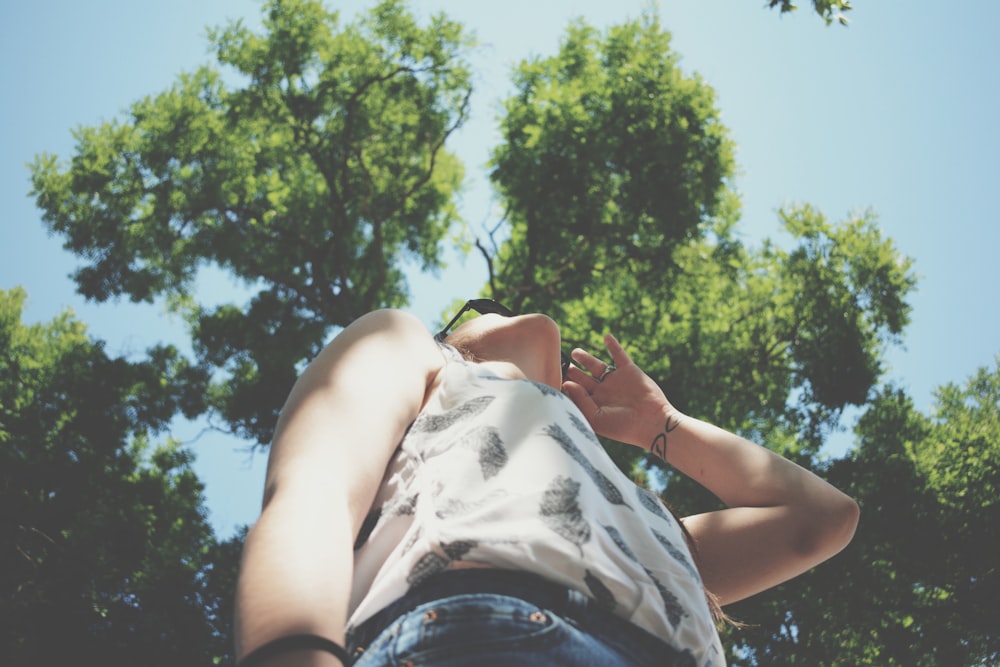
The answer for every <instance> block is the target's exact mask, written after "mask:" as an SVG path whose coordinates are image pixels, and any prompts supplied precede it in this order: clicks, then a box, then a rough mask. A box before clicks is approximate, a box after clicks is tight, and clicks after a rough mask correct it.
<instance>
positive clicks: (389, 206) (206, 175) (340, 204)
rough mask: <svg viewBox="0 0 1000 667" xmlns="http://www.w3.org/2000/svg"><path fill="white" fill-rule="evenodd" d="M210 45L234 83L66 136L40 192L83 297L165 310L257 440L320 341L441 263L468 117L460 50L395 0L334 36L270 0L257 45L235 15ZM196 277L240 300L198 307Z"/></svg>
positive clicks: (334, 24) (231, 416)
mask: <svg viewBox="0 0 1000 667" xmlns="http://www.w3.org/2000/svg"><path fill="white" fill-rule="evenodd" d="M211 41H212V45H213V47H214V49H215V53H216V56H217V58H218V61H219V63H220V64H221V65H223V66H225V67H226V70H225V72H226V73H227V74H229V76H225V77H224V76H223V75H222V72H220V70H218V69H215V68H211V67H207V66H206V67H202V68H201V69H199V70H197V71H196V72H193V73H189V74H185V75H183V76H181V77H180V78H179V80H178V81H177V83H175V84H174V85H173V86H171V87H170V88H169V89H168V90H166V91H164V92H162V93H160V94H158V95H153V96H150V97H148V98H146V99H143V100H140V101H139V102H137V103H135V104H134V105H132V107H131V109H130V110H129V113H128V117H127V118H126V119H125V120H121V121H115V122H111V123H106V124H104V125H100V126H97V127H87V128H80V129H78V130H76V132H75V136H76V140H77V147H76V153H75V155H74V156H73V158H72V160H71V162H70V164H69V165H63V164H61V163H60V162H59V160H58V159H57V158H56V157H55V156H52V155H42V156H39V157H38V158H37V159H36V160H35V162H34V164H33V165H32V167H31V169H32V181H33V189H34V193H35V195H36V198H37V202H38V206H39V207H40V208H41V210H42V212H43V220H44V221H45V223H46V224H47V225H48V227H49V229H51V230H52V231H54V232H57V233H59V234H60V235H62V236H63V238H64V239H65V246H66V248H67V249H69V250H71V251H72V252H74V253H76V254H77V255H79V256H80V257H81V258H82V259H84V264H83V266H82V267H81V268H80V269H79V270H78V271H77V273H76V276H75V279H76V282H77V285H78V288H79V291H80V292H81V293H82V294H83V295H84V296H86V297H88V298H91V299H95V300H98V301H105V300H107V299H110V298H113V297H119V296H126V297H128V298H130V299H133V300H137V301H150V300H152V299H154V298H155V297H161V296H162V297H166V298H168V299H169V300H170V302H171V303H172V304H173V305H174V306H175V307H176V308H178V309H180V310H181V311H182V312H184V313H186V315H187V316H188V318H189V319H190V321H191V324H192V335H193V340H194V344H195V348H196V350H197V354H198V357H199V360H200V361H201V362H202V363H203V364H204V365H206V366H211V367H213V368H216V369H219V370H221V371H222V372H223V375H222V378H220V381H219V382H217V383H215V384H214V385H213V389H212V391H211V392H209V393H208V395H207V400H208V404H209V406H210V407H212V408H213V409H215V410H216V411H217V413H218V414H220V415H221V416H222V417H223V418H224V419H225V421H226V422H228V423H229V424H230V425H231V427H232V428H233V430H234V432H236V433H237V434H238V435H240V436H242V437H248V438H253V439H256V441H257V442H260V443H266V442H268V441H269V440H270V435H271V432H272V429H273V424H274V420H275V416H276V414H277V412H276V411H277V409H278V407H279V406H280V405H281V403H282V401H283V399H284V396H286V395H287V392H288V390H289V389H290V388H291V384H292V383H293V382H294V378H295V375H296V368H297V366H298V365H300V364H301V363H303V362H304V361H305V360H307V359H309V358H311V357H312V356H313V355H315V354H316V353H317V352H318V350H319V349H320V347H321V346H322V344H323V343H324V341H325V339H326V337H327V336H328V334H329V332H330V331H331V329H333V328H334V327H338V326H345V325H347V324H348V323H350V322H351V321H352V320H353V319H354V318H356V317H358V316H360V315H362V314H364V313H365V312H367V311H369V310H372V309H374V308H376V307H379V306H401V305H403V304H405V303H406V299H407V288H406V281H405V277H404V273H403V266H404V263H405V262H411V263H413V264H415V265H417V266H420V267H421V268H423V269H434V268H436V267H438V266H439V265H440V245H441V243H442V242H443V241H444V240H445V239H447V238H448V235H449V231H450V230H451V229H452V226H453V223H455V222H456V220H457V217H456V210H455V204H454V197H455V193H456V189H457V188H458V186H459V184H460V182H461V178H462V169H461V166H460V164H459V163H458V161H457V159H456V158H455V157H454V156H453V155H452V154H451V153H450V152H448V150H447V148H446V147H445V141H446V140H447V139H448V137H449V136H450V135H451V134H452V133H453V132H455V130H457V129H458V128H459V127H460V126H461V125H462V123H463V122H464V120H465V118H466V115H467V113H468V104H469V96H470V95H471V92H472V85H471V79H472V73H471V71H470V69H469V65H468V63H467V62H466V60H465V57H464V55H463V54H464V52H465V51H466V50H467V48H468V47H469V46H470V45H471V43H472V42H471V39H470V37H469V36H468V35H467V34H466V33H465V31H464V29H463V28H462V27H461V26H460V25H459V24H457V23H455V22H453V21H450V20H448V19H447V18H445V17H443V16H437V17H434V18H433V19H431V21H430V23H429V25H428V26H426V27H421V26H420V25H418V24H417V22H416V20H415V19H414V17H413V16H412V14H410V13H409V12H408V11H407V10H406V9H405V8H404V7H403V6H402V4H401V3H399V2H396V1H393V0H386V1H384V2H380V3H379V4H378V5H376V6H375V7H374V8H373V9H372V11H371V12H370V13H369V14H368V15H367V16H366V17H363V18H361V19H359V20H358V21H356V22H353V23H350V24H347V25H341V22H340V18H339V15H338V13H337V12H330V11H327V10H326V9H324V8H323V6H322V5H321V4H320V3H319V2H315V1H312V0H285V1H281V2H277V1H275V2H268V3H266V4H265V5H264V30H263V33H262V34H257V33H254V32H252V31H250V30H249V29H247V28H246V27H245V26H243V25H242V23H241V22H239V21H237V22H234V23H232V24H230V25H229V26H227V27H225V28H221V29H216V30H213V31H212V32H211ZM233 79H235V80H236V81H237V83H235V84H231V83H226V81H230V80H233ZM207 265H213V266H217V267H220V268H222V269H224V270H225V271H226V272H228V273H229V274H230V275H232V276H233V277H235V278H237V279H239V280H241V281H243V282H244V283H246V284H247V285H249V286H251V288H253V289H254V290H255V291H256V292H257V293H256V295H255V296H254V297H253V299H252V302H251V304H250V306H249V307H248V308H245V309H244V308H241V307H239V306H237V305H234V304H224V305H221V306H218V307H214V308H212V309H209V308H207V307H202V306H201V305H199V304H198V303H196V302H194V300H193V296H192V285H193V281H194V279H195V277H196V275H197V272H198V269H199V268H201V267H204V266H207Z"/></svg>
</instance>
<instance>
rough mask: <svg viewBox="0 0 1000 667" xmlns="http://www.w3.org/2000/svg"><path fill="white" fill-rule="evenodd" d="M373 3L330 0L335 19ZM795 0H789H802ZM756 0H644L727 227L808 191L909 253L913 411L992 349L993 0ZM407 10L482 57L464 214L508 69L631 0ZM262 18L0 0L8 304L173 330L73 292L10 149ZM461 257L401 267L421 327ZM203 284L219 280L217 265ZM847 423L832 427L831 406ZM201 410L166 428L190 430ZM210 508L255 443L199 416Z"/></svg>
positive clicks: (216, 7) (191, 0)
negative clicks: (437, 18)
mask: <svg viewBox="0 0 1000 667" xmlns="http://www.w3.org/2000/svg"><path fill="white" fill-rule="evenodd" d="M371 4H372V3H371V2H362V1H353V2H339V3H336V2H331V3H328V6H330V7H333V8H338V9H341V10H342V12H343V14H344V16H345V17H350V16H353V15H354V14H355V13H356V12H357V11H358V10H359V9H363V8H365V7H368V6H371ZM802 4H803V5H807V4H808V1H807V0H805V1H804V2H803V3H802ZM763 5H764V2H763V0H728V1H726V2H723V1H722V0H663V1H662V2H660V3H659V11H660V14H661V17H662V20H663V23H664V25H665V26H666V27H667V29H668V30H669V31H670V32H671V33H672V35H673V48H674V49H675V50H676V51H677V52H678V53H679V54H680V56H681V65H682V67H683V68H684V69H685V70H686V71H687V72H689V73H690V72H697V73H698V74H700V75H701V76H702V77H703V78H704V79H705V80H706V81H707V82H708V83H709V84H710V85H711V86H712V87H713V88H715V90H716V93H717V100H718V106H719V108H720V109H721V111H722V119H723V122H724V123H725V124H726V125H727V126H728V127H729V129H730V131H731V133H732V137H733V138H734V140H735V141H736V143H737V145H738V154H737V159H738V162H739V164H740V174H739V176H738V177H737V179H736V181H735V184H736V187H737V188H738V190H739V191H740V192H741V194H742V197H743V204H744V209H743V221H742V223H741V225H740V231H741V234H742V235H743V238H744V240H745V241H746V242H747V243H749V244H753V245H756V244H758V243H760V241H761V240H762V239H764V238H766V237H771V238H774V239H776V240H778V241H779V242H780V241H782V236H781V232H780V229H779V226H778V220H777V216H776V214H775V211H776V210H777V208H779V207H780V206H782V205H785V204H789V203H794V202H802V203H810V204H813V205H814V206H816V207H818V208H819V209H820V210H822V211H823V212H824V213H825V214H826V215H827V216H828V218H830V219H834V220H839V219H843V218H844V217H845V216H847V215H848V214H849V213H851V212H854V211H860V210H865V209H872V210H874V211H875V212H876V213H877V214H878V216H879V220H880V224H881V227H882V230H883V232H884V234H885V235H887V236H889V237H891V238H893V239H894V241H895V243H896V245H897V247H898V248H899V249H900V250H901V251H902V252H903V253H905V254H906V255H909V256H910V257H913V258H914V259H915V260H916V265H915V270H916V272H917V273H918V274H919V276H920V282H919V285H918V291H917V292H916V293H915V294H914V295H913V296H912V298H911V303H912V305H913V317H912V323H911V325H910V327H909V328H908V330H907V332H906V335H905V339H904V343H903V345H902V346H901V347H899V348H894V349H891V350H890V351H889V352H888V355H887V359H888V362H889V369H888V377H889V378H891V379H892V380H893V381H895V382H897V383H899V384H900V385H902V386H903V387H905V388H906V389H907V390H908V391H909V392H910V394H911V395H912V396H913V397H914V400H915V401H916V404H917V406H918V407H919V408H920V409H923V410H928V409H929V408H930V407H931V405H932V401H933V395H932V394H933V390H934V388H935V387H937V386H939V385H941V384H943V383H947V382H961V381H963V380H964V379H965V378H966V377H968V376H969V375H970V374H971V373H973V372H974V371H975V369H976V368H978V367H980V366H985V365H992V364H993V362H994V359H995V357H996V355H997V354H998V353H1000V335H998V331H1000V326H998V325H1000V296H998V293H1000V292H998V285H1000V268H998V263H997V260H996V254H997V251H998V248H1000V225H998V224H997V223H998V222H1000V220H998V217H1000V216H998V212H997V211H998V208H997V205H996V202H995V197H994V195H995V193H996V192H997V191H998V188H997V185H996V181H997V177H998V175H1000V174H998V172H1000V169H998V166H997V165H998V156H1000V130H998V127H997V122H998V119H1000V85H998V84H1000V73H998V69H997V65H998V64H1000V41H998V40H996V39H995V34H994V33H995V30H996V28H997V26H998V25H1000V3H995V2H992V1H990V0H970V2H965V3H961V4H953V3H941V2H920V3H916V2H912V1H910V2H907V1H905V0H857V2H856V3H855V5H856V8H855V9H854V10H853V11H852V12H851V13H850V18H851V26H850V27H849V28H841V27H839V26H831V27H829V28H827V27H825V26H824V25H823V22H822V21H821V20H820V19H819V18H818V17H817V16H815V15H814V14H813V13H812V11H811V9H808V8H807V7H805V6H803V8H802V9H801V10H800V11H799V12H798V13H797V14H795V15H791V16H789V15H786V16H780V15H779V14H777V13H776V12H773V11H768V10H765V9H764V8H763ZM411 6H412V7H413V8H414V9H415V11H416V12H417V13H418V14H419V15H421V16H427V15H429V14H431V13H434V12H436V11H439V10H444V11H445V12H446V13H448V14H449V15H450V16H452V17H453V18H455V19H458V20H460V21H462V22H464V23H465V24H466V25H467V26H469V27H470V28H472V29H474V30H475V31H476V33H477V34H478V36H479V39H480V41H481V42H482V43H483V46H482V48H481V49H480V50H478V51H477V52H476V53H475V54H474V56H473V59H474V62H475V65H476V69H477V72H478V75H479V77H480V79H479V82H478V87H477V91H476V97H475V99H474V106H473V118H472V120H471V121H470V122H469V124H468V125H467V126H466V127H465V128H464V129H463V130H462V132H461V135H460V136H458V137H457V139H456V141H455V142H454V143H453V144H452V149H453V150H455V151H456V152H458V153H459V155H460V156H461V157H462V159H463V160H464V161H465V163H466V168H467V171H468V174H469V180H468V184H467V190H466V194H465V196H464V198H463V202H462V210H463V213H464V215H465V217H466V219H467V221H468V222H469V224H470V225H472V227H473V229H475V228H477V226H478V224H479V223H480V221H482V220H484V219H488V218H489V217H490V216H495V215H496V210H495V208H494V207H493V206H492V202H491V199H490V194H489V190H488V187H487V186H486V181H485V171H484V169H483V167H482V165H483V164H484V163H485V161H486V159H487V156H488V151H489V149H490V147H491V146H493V145H494V144H495V143H496V141H497V135H496V133H495V129H494V125H495V124H494V119H495V115H496V111H497V108H498V103H499V100H500V99H502V97H503V96H504V95H505V93H506V92H507V91H508V90H509V88H508V85H509V84H508V80H509V77H508V74H509V72H510V70H511V67H512V66H513V65H514V64H515V63H516V62H518V61H519V60H520V59H522V58H524V57H528V56H531V55H542V56H544V55H548V54H551V53H553V52H554V51H555V49H556V48H557V45H558V42H559V39H560V36H561V35H562V32H563V30H564V28H565V26H566V24H567V22H568V21H569V20H570V19H571V18H574V17H578V16H582V17H584V18H586V19H587V20H588V21H589V22H590V23H591V24H593V25H595V26H598V27H603V26H607V25H610V24H613V23H617V22H621V21H622V20H624V19H625V18H630V17H635V16H637V15H638V14H639V12H640V11H641V9H642V7H643V6H644V3H643V2H642V1H641V0H617V2H613V3H612V2H607V1H603V2H598V1H596V0H533V1H532V2H528V1H525V0H506V1H505V2H502V3H486V2H477V1H472V0H415V1H414V2H411ZM237 18H242V19H244V20H245V21H246V22H247V23H248V24H249V25H251V26H256V25H258V24H259V22H260V4H259V3H258V2H256V1H252V0H200V1H195V0H173V1H172V2H169V3H168V2H129V1H126V0H92V1H91V2H87V3H79V2H69V1H68V0H55V1H52V2H35V3H28V2H18V3H15V2H8V3H3V4H2V5H0V62H2V67H0V90H2V91H3V98H4V103H3V104H2V105H0V206H2V208H0V288H2V289H9V288H11V287H14V286H15V285H22V286H24V287H25V288H26V289H27V290H28V294H29V304H28V309H27V312H26V314H25V319H26V320H27V321H29V322H34V321H43V320H50V319H51V318H52V317H54V316H55V315H56V314H57V313H59V312H60V311H61V310H63V309H65V308H67V307H68V308H72V309H73V310H74V311H75V312H76V314H77V316H78V317H79V318H80V319H82V320H83V321H85V322H86V323H87V324H88V325H89V326H90V330H91V332H92V334H93V335H94V336H95V337H97V338H101V339H104V340H106V341H107V342H108V349H109V351H110V352H112V353H115V354H134V353H140V352H141V351H142V350H144V349H145V348H146V347H148V346H150V345H152V344H154V343H156V342H159V341H164V340H165V341H169V342H174V343H176V344H183V342H184V331H183V327H182V326H181V323H180V322H178V321H176V320H174V319H171V318H170V317H169V316H167V315H166V314H165V313H164V311H163V308H162V307H161V306H159V305H153V306H134V305H132V304H127V303H126V304H89V303H85V302H83V301H82V299H81V298H80V297H79V296H77V295H76V294H75V291H74V286H73V283H72V281H71V280H70V279H69V278H68V274H69V273H70V272H71V271H72V270H73V268H74V267H75V266H76V264H77V263H76V260H75V259H74V258H73V257H72V256H71V255H70V254H69V253H67V252H66V251H64V250H62V247H61V241H60V240H59V239H58V238H56V237H49V236H48V235H47V234H46V232H45V230H44V228H43V226H42V224H41V219H40V216H39V213H38V211H37V210H36V209H35V207H34V205H33V202H32V200H31V199H30V198H29V197H28V196H27V192H28V190H29V183H28V172H27V169H26V168H25V164H26V163H27V162H29V161H30V160H31V159H32V157H33V156H34V155H36V154H38V153H41V152H51V153H55V154H57V155H59V156H61V157H63V158H68V157H69V156H70V155H71V154H72V150H73V139H72V135H71V129H72V128H74V127H78V126H81V125H83V126H86V125H94V124H98V123H101V122H104V121H109V120H112V119H115V118H120V117H122V116H123V115H124V111H125V110H126V109H127V107H128V106H129V105H130V104H131V103H132V102H134V101H136V100H138V99H140V98H141V97H143V96H146V95H152V94H156V93H157V92H159V91H161V90H163V89H165V88H167V87H168V86H169V85H170V84H171V83H172V82H173V81H174V80H175V79H176V77H177V75H178V74H179V73H180V72H182V71H189V70H192V69H194V68H195V67H197V66H198V65H200V64H204V63H209V62H211V55H210V53H209V51H208V41H207V39H206V33H205V28H206V27H207V26H217V25H221V24H223V23H224V22H225V21H227V20H228V19H237ZM485 275H486V274H485V267H484V266H483V265H482V261H481V260H480V259H478V258H477V257H476V256H470V257H469V258H468V259H467V260H466V261H464V262H462V261H461V260H460V259H457V258H455V259H453V260H452V262H451V266H450V268H449V269H448V270H446V271H444V272H443V273H442V274H441V275H440V276H438V277H430V276H416V277H414V279H413V280H412V282H411V291H412V293H413V303H412V308H413V310H414V312H416V313H417V314H418V315H419V316H420V317H421V318H422V319H423V320H424V321H425V322H427V324H428V326H432V324H433V322H435V321H436V320H437V319H438V318H439V317H440V315H441V311H442V309H443V308H444V307H445V306H446V305H447V304H449V303H451V302H452V301H453V300H454V299H456V298H465V297H468V296H472V294H471V293H470V290H475V289H476V288H477V287H478V286H479V285H481V284H483V283H484V281H485ZM201 285H202V290H203V291H202V296H203V298H205V299H207V300H213V299H223V298H227V297H229V296H231V295H232V294H233V287H232V286H231V285H230V284H229V282H228V281H227V280H226V279H225V278H224V277H221V276H218V275H212V276H206V278H205V280H203V281H201ZM848 425H850V423H849V420H848ZM199 431H200V426H199V425H197V424H182V425H180V426H179V427H178V431H177V433H176V434H175V435H177V436H178V437H180V438H182V439H183V440H186V441H191V440H194V439H195V437H196V435H197V434H198V432H199ZM193 446H194V448H195V450H196V452H197V455H198V462H197V464H196V467H197V470H198V473H199V474H200V475H201V476H202V478H203V480H204V481H205V482H206V485H207V488H206V498H207V502H208V506H209V509H210V511H211V519H212V522H213V525H215V527H216V529H217V530H218V531H219V532H220V533H221V534H222V535H228V534H229V533H230V532H231V531H232V529H233V527H234V526H236V525H239V524H242V523H248V522H251V521H252V520H253V519H254V518H255V516H256V512H257V508H258V504H259V497H260V491H261V486H262V479H263V469H264V464H265V460H264V457H263V456H260V455H258V456H256V457H252V458H251V457H249V455H248V454H247V452H246V451H245V449H244V447H245V446H244V445H243V444H241V443H238V442H233V441H230V440H226V439H225V438H222V437H219V436H217V435H206V436H203V437H201V438H199V439H197V441H196V442H195V443H194V445H193Z"/></svg>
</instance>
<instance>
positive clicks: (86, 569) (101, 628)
mask: <svg viewBox="0 0 1000 667" xmlns="http://www.w3.org/2000/svg"><path fill="white" fill-rule="evenodd" d="M24 299H25V293H24V291H23V290H19V289H16V290H13V291H0V442H2V443H3V448H2V449H0V479H2V486H0V489H2V491H0V493H2V495H0V506H2V507H3V517H4V520H3V524H2V530H3V540H2V543H3V545H4V546H3V548H2V550H0V554H2V561H0V573H2V574H0V582H2V583H0V591H2V593H0V609H2V612H0V615H2V617H3V618H4V619H5V621H4V630H3V632H4V639H3V645H4V647H5V660H4V664H8V665H15V666H20V665H38V664H69V663H71V662H72V663H83V664H105V665H136V664H143V665H177V664H189V665H209V664H214V663H213V657H220V658H224V657H226V656H228V655H229V653H230V646H231V641H230V635H229V629H228V622H229V620H228V618H226V617H224V616H223V615H222V614H224V613H225V602H224V597H223V596H222V590H221V586H223V585H227V584H225V580H226V578H227V576H229V577H230V578H231V576H235V569H236V563H237V561H236V559H235V557H234V554H233V553H232V550H233V547H232V545H231V544H222V545H220V544H217V543H216V541H215V540H214V539H213V537H212V532H211V528H210V527H209V525H208V522H207V521H206V518H205V514H206V510H205V508H204V506H203V504H202V486H201V483H200V482H199V481H198V480H197V478H196V477H195V474H194V472H193V471H192V470H191V466H190V464H191V453H190V451H188V450H187V449H185V448H184V447H182V446H180V445H179V444H178V443H177V442H175V441H172V440H169V439H168V440H167V441H165V442H163V443H160V444H158V445H155V446H154V445H153V443H152V440H151V437H152V436H153V435H155V434H157V433H159V432H161V431H163V430H164V429H165V428H166V427H167V425H168V422H169V421H170V419H171V418H172V417H173V415H174V414H175V413H177V412H178V411H180V410H182V408H183V406H184V405H185V404H186V398H185V396H184V394H183V392H179V391H178V387H191V386H193V385H195V384H198V383H199V382H201V383H202V384H203V383H204V378H196V377H189V378H187V380H188V381H186V382H183V383H181V382H178V381H177V378H178V377H180V376H184V375H194V376H197V375H198V371H197V369H194V368H192V367H191V366H190V365H189V364H187V362H185V361H184V360H182V359H181V358H180V357H179V355H178V354H177V352H176V350H174V349H173V348H169V347H161V348H155V349H153V350H151V351H150V354H149V358H148V359H147V360H144V361H138V362H131V361H126V360H124V359H121V358H110V357H108V356H107V354H106V353H105V352H104V349H103V346H102V344H101V343H100V342H95V341H92V340H90V339H89V338H88V337H87V335H86V330H85V328H84V326H83V325H82V324H81V323H79V322H77V321H75V320H73V318H72V317H71V316H70V315H69V314H63V315H61V316H60V317H58V318H56V319H55V320H53V321H52V322H50V323H48V324H45V325H31V326H28V325H24V324H22V323H21V321H20V320H21V312H22V307H23V303H24ZM227 572H228V573H231V575H227V574H226V573H227ZM229 594H230V592H229V591H226V595H229Z"/></svg>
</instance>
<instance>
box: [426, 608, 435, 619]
mask: <svg viewBox="0 0 1000 667" xmlns="http://www.w3.org/2000/svg"><path fill="white" fill-rule="evenodd" d="M437 617H438V613H437V612H436V611H434V610H433V609H431V610H430V611H428V612H427V613H426V614H424V620H425V621H436V620H437Z"/></svg>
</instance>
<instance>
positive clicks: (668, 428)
mask: <svg viewBox="0 0 1000 667" xmlns="http://www.w3.org/2000/svg"><path fill="white" fill-rule="evenodd" d="M680 423H681V420H680V419H679V418H678V417H674V416H670V417H667V423H666V424H664V425H663V433H660V434H659V435H657V436H656V437H655V438H653V444H651V445H650V446H649V451H650V452H651V453H652V454H654V455H655V456H657V457H658V458H660V459H662V460H663V461H664V462H666V460H667V434H669V433H671V432H672V431H673V430H674V429H676V428H677V427H678V426H680Z"/></svg>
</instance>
